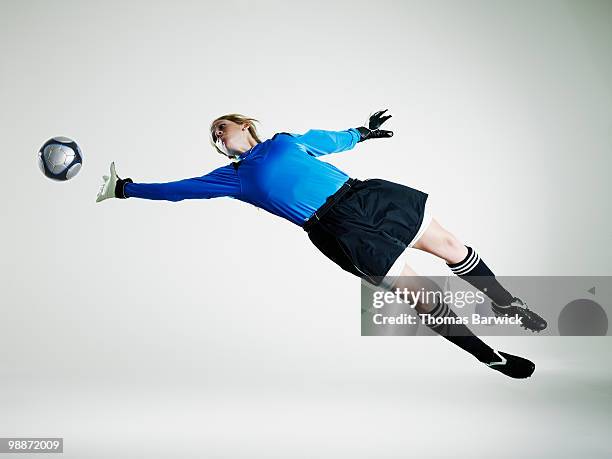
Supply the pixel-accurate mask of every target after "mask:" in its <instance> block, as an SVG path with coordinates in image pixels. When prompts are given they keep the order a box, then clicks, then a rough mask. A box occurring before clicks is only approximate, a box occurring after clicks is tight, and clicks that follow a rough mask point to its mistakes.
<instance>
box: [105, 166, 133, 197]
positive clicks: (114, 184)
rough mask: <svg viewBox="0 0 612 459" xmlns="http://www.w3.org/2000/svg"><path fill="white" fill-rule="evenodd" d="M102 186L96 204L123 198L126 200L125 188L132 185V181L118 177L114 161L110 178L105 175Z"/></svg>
mask: <svg viewBox="0 0 612 459" xmlns="http://www.w3.org/2000/svg"><path fill="white" fill-rule="evenodd" d="M102 180H103V183H102V186H100V191H98V196H97V197H96V202H102V201H104V200H105V199H109V198H121V199H125V198H126V197H127V196H125V192H124V189H123V188H124V187H125V184H126V183H132V179H130V178H127V179H121V178H119V176H118V175H117V170H116V169H115V162H114V161H113V162H112V163H111V165H110V176H109V175H104V176H102Z"/></svg>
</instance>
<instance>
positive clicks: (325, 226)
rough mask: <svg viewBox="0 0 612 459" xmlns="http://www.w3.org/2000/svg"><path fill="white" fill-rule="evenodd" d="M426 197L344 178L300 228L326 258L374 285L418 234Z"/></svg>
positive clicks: (379, 182) (381, 183)
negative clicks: (340, 184) (342, 183)
mask: <svg viewBox="0 0 612 459" xmlns="http://www.w3.org/2000/svg"><path fill="white" fill-rule="evenodd" d="M427 196H428V195H427V193H424V192H422V191H419V190H415V189H414V188H410V187H408V186H405V185H401V184H399V183H394V182H389V181H387V180H383V179H367V180H363V181H362V180H358V179H348V180H347V182H346V183H345V184H344V185H342V187H341V188H340V189H339V190H338V191H336V193H334V194H333V195H332V196H330V197H328V198H327V201H326V202H325V204H323V205H322V206H321V207H320V208H319V209H318V210H317V211H316V212H315V213H314V215H312V217H310V218H309V219H308V220H307V221H306V223H304V230H305V231H307V232H308V237H309V238H310V240H311V241H312V243H313V244H314V245H315V246H316V247H317V248H318V249H319V250H320V251H321V252H323V254H324V255H325V256H326V257H328V258H329V259H330V260H332V261H333V262H334V263H336V264H337V265H339V266H340V267H341V268H342V269H344V270H345V271H348V272H350V273H352V274H355V275H356V276H358V277H361V278H362V279H364V280H366V281H367V282H369V283H371V284H373V285H376V286H378V285H380V283H381V282H382V280H383V279H384V277H385V275H386V274H387V272H389V270H390V269H391V266H393V263H394V262H395V260H396V259H397V258H398V257H399V256H400V255H401V254H402V253H403V252H404V250H405V249H406V247H407V246H408V245H409V244H410V243H411V242H412V240H413V239H414V237H415V236H416V235H417V233H418V231H419V228H420V227H421V223H422V222H423V216H424V212H425V203H426V201H427Z"/></svg>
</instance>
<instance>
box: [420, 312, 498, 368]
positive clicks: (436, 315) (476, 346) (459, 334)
mask: <svg viewBox="0 0 612 459" xmlns="http://www.w3.org/2000/svg"><path fill="white" fill-rule="evenodd" d="M444 318H447V319H446V320H444ZM428 319H432V322H433V320H435V319H437V321H438V322H440V323H439V324H438V325H436V324H434V323H430V321H429V320H428ZM421 320H422V322H423V323H425V325H427V326H428V327H429V328H430V329H431V330H433V331H435V332H436V333H437V334H439V335H441V336H443V337H444V338H446V339H447V340H449V341H450V342H451V343H453V344H455V345H457V346H459V347H460V348H461V349H463V350H465V351H467V352H469V353H470V354H472V355H473V356H474V357H476V358H477V359H478V360H480V361H481V362H484V363H492V362H496V361H499V357H498V356H497V354H495V352H494V351H493V349H492V348H491V347H490V346H488V345H487V344H485V342H484V341H482V340H481V339H480V338H478V337H477V336H476V335H474V334H473V333H472V331H471V330H470V329H469V328H468V327H467V326H466V325H464V324H462V323H459V321H458V318H457V315H456V314H455V313H454V312H453V311H452V310H451V309H450V308H449V307H448V305H447V304H446V303H444V302H443V301H439V302H438V303H437V304H436V306H435V307H434V308H433V309H432V310H431V311H430V312H429V313H427V314H421Z"/></svg>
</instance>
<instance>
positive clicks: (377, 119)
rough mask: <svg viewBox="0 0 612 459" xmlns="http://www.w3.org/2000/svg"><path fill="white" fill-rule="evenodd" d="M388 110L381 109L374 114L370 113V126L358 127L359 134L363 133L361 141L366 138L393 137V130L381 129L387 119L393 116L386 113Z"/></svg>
mask: <svg viewBox="0 0 612 459" xmlns="http://www.w3.org/2000/svg"><path fill="white" fill-rule="evenodd" d="M387 110H388V109H385V110H379V111H377V112H376V113H374V114H373V115H370V119H369V120H368V127H365V126H360V127H358V128H357V130H358V131H359V134H361V138H360V139H359V142H363V141H364V140H368V139H383V138H389V137H393V131H385V130H383V129H379V128H380V126H382V124H383V123H384V122H385V121H387V120H388V119H389V118H391V115H386V116H385V115H384V114H385V112H386V111H387Z"/></svg>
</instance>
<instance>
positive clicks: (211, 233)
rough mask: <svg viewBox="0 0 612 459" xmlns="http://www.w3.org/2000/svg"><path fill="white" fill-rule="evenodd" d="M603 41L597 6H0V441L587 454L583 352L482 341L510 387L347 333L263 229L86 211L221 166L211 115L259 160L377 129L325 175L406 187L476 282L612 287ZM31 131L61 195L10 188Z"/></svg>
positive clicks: (601, 351)
mask: <svg viewBox="0 0 612 459" xmlns="http://www.w3.org/2000/svg"><path fill="white" fill-rule="evenodd" d="M611 21H612V5H611V3H610V2H603V1H601V2H596V1H588V2H579V1H575V2H563V1H554V2H553V1H549V2H546V1H540V2H518V3H517V2H489V1H462V2H390V1H378V2H358V1H351V2H312V1H308V2H258V3H255V2H238V1H223V2H220V1H219V2H209V3H207V2H181V1H173V2H159V1H158V2H144V1H143V2H129V3H127V4H126V3H125V2H76V1H74V2H69V1H54V2H44V1H40V2H21V1H5V0H2V1H1V2H0V52H1V60H0V62H2V63H1V64H0V65H1V73H0V83H1V86H0V130H1V131H0V132H1V134H2V139H3V155H2V157H3V159H4V168H3V172H4V173H3V174H2V179H1V183H0V187H1V188H0V191H1V193H2V198H3V199H2V220H1V221H2V225H1V228H2V229H1V231H2V237H1V239H0V240H1V241H2V242H1V243H2V267H1V269H2V273H1V274H2V275H1V279H2V280H1V282H2V289H1V293H0V295H1V296H0V300H1V304H2V306H1V307H2V313H3V314H2V320H1V321H0V356H1V360H0V362H1V367H0V377H1V383H0V384H1V386H0V388H1V390H0V413H1V415H0V436H61V437H64V438H65V451H66V453H65V456H66V457H79V458H84V457H139V456H142V457H149V458H150V457H232V458H233V457H283V458H286V457H333V458H337V457H350V458H354V457H364V458H372V457H406V456H409V455H410V456H414V457H444V456H451V455H452V456H453V457H490V456H491V455H494V456H496V457H516V456H519V455H521V456H527V457H528V456H532V457H555V458H559V457H577V455H581V456H582V457H609V456H610V454H612V448H611V447H610V444H609V440H607V438H606V437H605V435H607V433H608V428H609V425H610V408H612V406H611V405H612V402H611V400H612V394H611V392H610V387H611V385H610V383H611V378H612V371H611V370H610V365H609V362H610V357H611V354H612V346H611V345H610V341H609V339H606V338H601V339H595V338H593V339H587V338H542V337H541V338H528V339H520V338H491V339H489V340H488V341H489V342H490V343H491V344H492V345H494V346H495V347H499V348H501V349H503V350H506V351H508V352H512V353H516V354H520V355H525V356H527V357H529V358H531V359H532V360H534V361H535V362H536V365H537V369H536V373H535V375H534V377H533V378H531V379H530V380H527V381H515V380H510V379H507V378H504V377H503V376H501V375H500V374H498V373H497V372H493V371H490V370H488V369H487V368H485V367H483V366H482V365H480V364H478V362H477V361H476V360H474V359H473V358H472V357H471V356H469V355H467V354H465V353H463V352H462V351H460V350H459V349H457V348H455V347H454V346H452V345H450V344H449V343H448V342H446V341H445V340H443V339H442V338H428V337H419V338H408V337H405V338H401V337H395V338H392V337H389V338H366V337H360V336H359V335H360V313H359V305H360V281H359V279H357V278H356V277H353V276H351V275H350V274H348V273H346V272H344V271H342V270H341V269H340V268H339V267H337V266H336V265H334V264H333V263H331V262H330V261H329V260H327V259H326V258H325V257H324V256H323V255H322V254H321V253H319V252H318V251H317V250H316V248H315V247H314V246H313V245H312V244H311V243H310V241H309V240H308V238H307V237H306V234H305V233H304V232H303V231H302V230H301V229H300V228H299V227H297V226H295V225H293V224H291V223H290V222H288V221H285V220H282V219H280V218H278V217H276V216H273V215H271V214H268V213H266V212H265V211H263V210H257V209H256V208H254V207H251V206H249V205H247V204H245V203H242V202H239V201H234V200H230V199H227V198H220V199H214V200H209V201H184V202H181V203H169V202H149V201H141V200H136V199H130V200H127V201H119V200H112V201H107V202H104V203H102V204H95V195H96V192H97V190H98V186H99V184H100V181H101V179H100V176H101V175H103V174H105V173H107V169H108V165H109V163H110V161H111V160H115V161H116V163H117V168H118V171H119V173H120V175H122V176H130V177H132V178H133V179H134V180H135V181H141V182H147V181H169V180H176V179H180V178H184V177H192V176H199V175H203V174H204V173H206V172H208V171H209V170H212V169H214V168H216V167H219V166H220V165H223V164H225V163H226V161H224V158H223V157H222V156H220V155H219V154H217V153H215V152H214V151H213V149H212V147H211V146H210V145H209V143H208V126H209V124H210V122H211V121H212V120H213V119H214V118H216V117H217V116H219V115H222V114H225V113H229V112H240V113H244V114H246V115H249V116H253V117H255V118H257V119H259V120H261V122H262V124H261V133H262V137H263V138H268V137H270V136H271V135H273V134H274V133H275V132H280V131H289V132H298V133H299V132H305V131H306V130H308V129H310V128H319V129H331V130H334V129H337V130H340V129H346V128H349V127H355V126H358V125H361V124H363V123H364V121H365V120H366V118H367V116H368V115H369V113H371V112H373V111H374V110H377V109H380V108H389V109H390V113H392V114H393V118H392V119H391V120H390V121H389V123H388V124H389V127H390V128H392V129H393V130H394V131H395V136H394V137H393V138H392V139H389V140H384V141H372V142H367V143H365V144H359V145H358V146H357V147H356V148H355V149H354V150H352V151H349V152H344V153H339V154H337V155H331V156H329V157H325V159H324V160H326V161H330V162H332V163H333V164H335V165H336V166H337V167H339V168H341V169H342V170H344V171H345V172H347V174H349V175H350V176H352V177H356V178H360V179H364V178H373V177H380V178H385V179H387V180H393V181H397V182H400V183H403V184H406V185H409V186H412V187H414V188H418V189H421V190H423V191H426V192H428V193H429V194H430V205H431V210H432V212H433V214H434V216H435V217H436V218H437V219H438V220H439V221H440V222H441V223H442V224H443V225H444V226H446V227H447V228H448V229H449V230H450V231H452V232H454V233H455V234H456V235H457V236H458V237H459V238H461V239H462V240H463V241H465V243H467V244H471V245H472V246H474V247H475V248H476V249H477V250H478V251H479V253H480V254H481V256H482V258H483V259H484V260H485V261H486V262H487V264H488V265H489V266H490V267H491V268H492V269H493V270H494V271H495V272H496V274H499V275H610V274H612V262H611V260H612V250H611V249H610V244H611V242H612V238H611V237H610V236H611V231H610V224H611V223H612V222H611V220H610V211H611V210H612V209H611V205H610V192H611V191H612V190H611V186H610V182H609V174H610V170H611V166H612V160H611V159H610V158H611V157H610V152H611V149H612V137H611V135H610V133H611V132H612V83H611V82H612V28H610V24H611ZM57 135H63V136H68V137H71V138H74V139H75V140H76V141H77V142H78V143H79V145H80V146H81V147H82V149H83V152H84V157H85V162H84V168H83V169H82V170H81V172H80V173H79V175H78V176H77V177H76V178H75V179H73V180H71V181H69V182H67V183H54V182H51V181H50V180H48V179H46V178H45V177H43V176H42V175H41V174H40V171H39V170H38V167H37V165H36V153H37V150H38V148H39V147H40V145H42V143H43V142H44V141H45V140H46V139H48V138H50V137H53V136H57ZM411 263H412V265H413V267H414V268H415V269H416V270H417V271H418V272H420V273H424V274H425V273H427V274H436V275H445V274H447V273H449V271H448V270H447V269H446V267H445V265H444V263H443V262H442V261H441V260H437V259H435V258H433V257H431V256H430V255H427V254H424V253H420V252H417V251H415V253H414V254H413V255H412V259H411ZM576 295H577V296H587V295H589V294H587V293H586V292H577V293H576ZM596 299H597V298H596ZM598 300H599V301H600V302H602V304H607V306H610V305H609V298H607V299H605V298H599V299H598ZM606 301H608V303H605V302H606ZM510 436H511V437H512V438H517V439H520V441H518V442H516V443H515V442H514V441H513V440H510Z"/></svg>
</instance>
